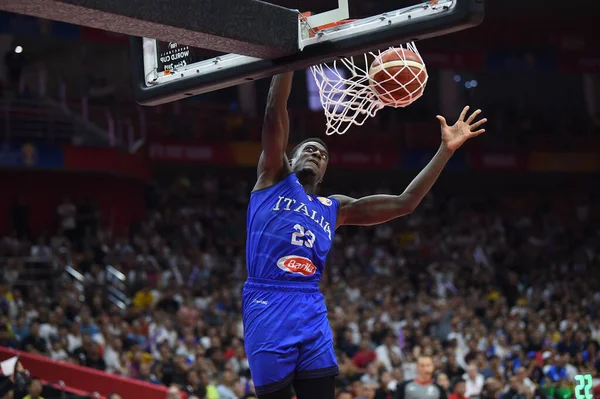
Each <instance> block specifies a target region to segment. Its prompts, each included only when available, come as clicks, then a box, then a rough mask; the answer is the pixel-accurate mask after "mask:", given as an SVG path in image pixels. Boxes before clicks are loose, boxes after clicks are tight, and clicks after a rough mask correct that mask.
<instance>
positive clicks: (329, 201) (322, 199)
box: [317, 197, 333, 206]
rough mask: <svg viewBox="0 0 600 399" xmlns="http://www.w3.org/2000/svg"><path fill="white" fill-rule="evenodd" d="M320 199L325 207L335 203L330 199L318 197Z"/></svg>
mask: <svg viewBox="0 0 600 399" xmlns="http://www.w3.org/2000/svg"><path fill="white" fill-rule="evenodd" d="M317 198H318V199H319V201H321V204H323V205H325V206H331V204H332V203H333V202H331V200H330V199H329V198H325V197H317Z"/></svg>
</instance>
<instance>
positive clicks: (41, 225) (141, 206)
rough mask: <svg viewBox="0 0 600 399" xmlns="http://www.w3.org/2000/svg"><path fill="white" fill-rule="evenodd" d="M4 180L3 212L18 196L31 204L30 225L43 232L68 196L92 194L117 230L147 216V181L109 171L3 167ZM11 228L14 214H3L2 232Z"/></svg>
mask: <svg viewBox="0 0 600 399" xmlns="http://www.w3.org/2000/svg"><path fill="white" fill-rule="evenodd" d="M0 181H2V182H3V183H4V185H5V188H4V191H3V193H2V194H3V195H1V196H0V214H1V215H8V213H9V211H10V207H11V206H12V205H13V201H14V199H15V198H18V197H20V198H22V199H23V202H24V203H25V204H26V205H27V206H28V207H29V212H30V218H29V222H30V227H31V229H32V231H33V233H34V234H39V233H41V232H42V231H44V230H47V229H48V228H53V227H54V225H55V224H56V207H57V206H58V205H60V204H61V202H62V201H63V199H64V197H67V196H68V197H70V198H71V199H72V200H74V201H80V200H83V199H85V198H89V199H90V200H91V201H92V202H93V203H95V204H96V205H97V206H98V208H99V211H100V213H101V215H102V220H105V221H107V222H108V223H109V224H110V227H111V228H113V229H115V230H117V231H118V230H120V229H122V228H125V227H128V226H130V225H131V223H132V222H133V221H135V220H137V219H139V218H141V217H143V216H144V213H145V202H144V184H143V182H142V181H140V180H133V179H123V178H119V177H117V176H114V175H109V174H100V173H98V174H94V175H92V176H90V174H87V173H74V172H67V171H44V170H22V171H18V170H3V171H0ZM10 230H11V226H10V218H8V217H3V218H0V234H4V233H9V232H10Z"/></svg>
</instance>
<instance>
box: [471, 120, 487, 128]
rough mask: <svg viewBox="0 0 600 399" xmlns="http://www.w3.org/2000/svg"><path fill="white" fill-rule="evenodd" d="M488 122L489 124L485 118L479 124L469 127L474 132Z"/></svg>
mask: <svg viewBox="0 0 600 399" xmlns="http://www.w3.org/2000/svg"><path fill="white" fill-rule="evenodd" d="M486 122H487V118H483V119H482V120H480V121H477V122H475V123H473V124H472V125H471V124H469V125H470V126H469V127H470V128H471V130H474V129H477V128H478V127H479V126H481V125H483V124H484V123H486Z"/></svg>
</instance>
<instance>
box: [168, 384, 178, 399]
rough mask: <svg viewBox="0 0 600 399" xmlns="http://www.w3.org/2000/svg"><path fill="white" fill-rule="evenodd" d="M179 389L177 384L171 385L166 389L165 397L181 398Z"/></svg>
mask: <svg viewBox="0 0 600 399" xmlns="http://www.w3.org/2000/svg"><path fill="white" fill-rule="evenodd" d="M180 392H181V391H180V390H179V387H178V386H177V385H171V386H170V387H169V389H167V399H181V393H180Z"/></svg>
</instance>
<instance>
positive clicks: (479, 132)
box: [469, 129, 485, 138]
mask: <svg viewBox="0 0 600 399" xmlns="http://www.w3.org/2000/svg"><path fill="white" fill-rule="evenodd" d="M482 133H485V129H479V130H478V131H476V132H471V134H470V135H469V138H471V137H475V136H479V135H480V134H482Z"/></svg>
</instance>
